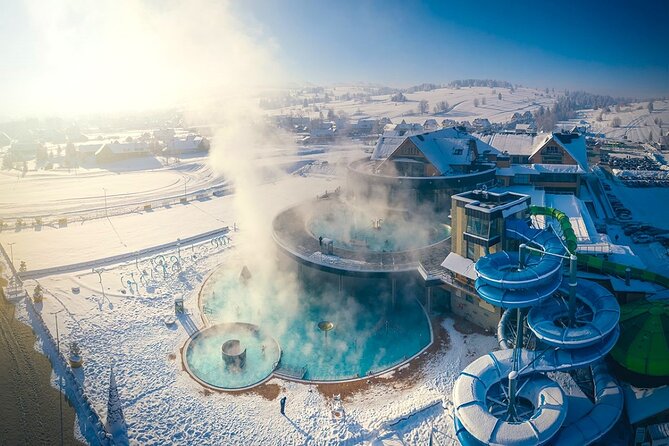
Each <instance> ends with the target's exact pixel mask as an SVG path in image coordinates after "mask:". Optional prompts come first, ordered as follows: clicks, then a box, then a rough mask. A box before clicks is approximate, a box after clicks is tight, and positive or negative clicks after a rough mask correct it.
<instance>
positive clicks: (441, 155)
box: [371, 127, 498, 175]
mask: <svg viewBox="0 0 669 446" xmlns="http://www.w3.org/2000/svg"><path fill="white" fill-rule="evenodd" d="M407 139H409V140H410V141H411V143H413V144H414V145H415V146H416V147H417V148H418V150H420V151H421V153H422V154H423V155H424V156H425V158H427V160H428V161H429V162H430V163H431V164H432V165H433V166H434V167H435V168H436V169H437V170H438V171H439V173H440V174H441V175H445V174H447V173H449V172H451V170H452V169H451V166H457V165H469V164H471V163H472V162H473V161H474V159H475V158H476V153H475V152H474V151H473V150H472V149H473V146H475V147H476V152H478V154H483V153H486V152H493V153H498V151H497V150H496V149H495V148H494V147H491V146H490V145H489V144H486V143H484V142H483V141H481V140H480V139H478V138H475V137H473V136H472V135H470V134H469V133H467V132H464V131H461V130H458V129H457V128H455V127H449V128H445V129H439V130H434V131H431V132H422V133H419V134H414V135H412V136H402V137H398V136H393V137H384V136H382V137H381V138H379V142H378V143H377V145H376V148H375V149H374V152H373V153H372V157H371V159H372V160H384V159H388V157H389V156H390V155H392V154H393V153H394V152H395V151H396V150H397V149H398V148H399V147H400V145H401V144H402V143H403V142H404V141H406V140H407ZM472 141H473V144H472Z"/></svg>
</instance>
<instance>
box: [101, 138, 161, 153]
mask: <svg viewBox="0 0 669 446" xmlns="http://www.w3.org/2000/svg"><path fill="white" fill-rule="evenodd" d="M104 150H109V151H111V152H112V153H114V154H117V155H118V154H122V153H143V152H148V151H149V145H148V144H147V143H145V142H142V141H132V142H113V143H108V144H104V145H103V146H102V147H100V149H99V150H98V151H97V152H95V154H96V155H98V154H100V153H102V151H104Z"/></svg>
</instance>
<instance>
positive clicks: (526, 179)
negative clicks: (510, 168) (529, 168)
mask: <svg viewBox="0 0 669 446" xmlns="http://www.w3.org/2000/svg"><path fill="white" fill-rule="evenodd" d="M513 184H530V176H529V175H524V174H520V175H516V176H514V177H513Z"/></svg>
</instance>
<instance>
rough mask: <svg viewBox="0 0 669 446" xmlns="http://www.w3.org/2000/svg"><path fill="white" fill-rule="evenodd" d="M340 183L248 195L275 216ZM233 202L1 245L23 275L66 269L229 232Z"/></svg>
mask: <svg viewBox="0 0 669 446" xmlns="http://www.w3.org/2000/svg"><path fill="white" fill-rule="evenodd" d="M339 184H340V182H338V181H336V180H333V179H332V178H331V177H325V178H319V177H308V178H301V177H286V178H284V179H282V180H279V181H276V182H272V183H267V184H263V185H260V186H258V188H257V190H256V191H254V192H253V194H254V195H255V196H258V197H263V199H264V201H263V203H264V205H263V208H264V209H265V210H266V211H267V212H277V211H279V210H280V209H282V208H283V207H287V206H289V205H290V204H294V203H296V202H298V201H301V200H304V199H306V198H313V197H315V196H316V194H317V193H322V192H323V191H325V189H330V190H333V189H335V188H336V187H337V186H338V185H339ZM286 190H290V191H292V192H291V194H286V192H285V191H286ZM234 200H235V196H234V195H227V196H223V197H214V198H211V199H208V200H203V201H199V200H195V201H190V202H188V203H187V204H177V205H174V206H171V207H169V208H161V209H156V210H152V211H148V212H137V213H131V214H126V215H119V216H113V217H110V218H98V219H94V220H87V221H75V222H72V223H69V224H68V225H67V227H64V228H59V227H50V226H43V227H41V228H40V230H35V229H32V228H29V229H24V230H22V231H18V232H17V231H14V230H5V231H3V232H2V233H0V241H1V242H2V243H3V245H5V246H6V245H7V244H8V243H14V245H13V252H14V263H15V264H16V265H18V264H19V263H20V262H21V261H25V262H26V265H27V267H28V270H36V269H44V268H52V267H57V266H63V265H71V264H75V263H80V262H87V261H91V260H96V259H100V258H105V257H111V256H116V255H120V254H133V253H135V252H136V251H139V250H143V249H147V248H150V247H153V246H157V245H161V244H164V243H171V242H175V241H176V240H177V239H178V238H181V239H183V238H186V237H192V236H194V235H198V234H202V233H205V232H208V231H212V230H216V229H221V228H223V227H225V226H230V227H232V226H233V224H234V223H235V222H237V221H238V220H236V218H235V212H234V206H233V201H234ZM181 222H183V224H181ZM268 231H269V227H268ZM92 241H94V243H92Z"/></svg>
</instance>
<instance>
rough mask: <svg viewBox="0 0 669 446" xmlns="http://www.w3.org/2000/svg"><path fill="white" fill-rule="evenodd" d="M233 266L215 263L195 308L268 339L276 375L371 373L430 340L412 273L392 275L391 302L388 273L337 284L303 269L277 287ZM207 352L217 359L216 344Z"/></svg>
mask: <svg viewBox="0 0 669 446" xmlns="http://www.w3.org/2000/svg"><path fill="white" fill-rule="evenodd" d="M237 269H241V266H239V268H237ZM237 269H235V268H234V267H222V268H220V269H219V270H217V271H216V272H214V273H213V274H212V275H211V276H210V277H209V279H207V281H206V282H205V284H204V285H203V288H202V290H201V292H200V305H201V309H202V312H203V314H204V315H206V320H208V321H209V323H211V324H213V326H216V325H217V324H224V323H229V322H235V321H243V322H247V323H252V324H254V325H257V326H258V327H261V329H262V330H263V332H264V333H267V334H268V335H269V336H271V337H272V338H274V339H275V340H276V342H277V343H278V345H279V346H280V349H281V360H280V361H279V363H278V364H277V367H276V368H275V370H274V371H273V373H274V374H276V375H279V376H282V377H286V378H290V379H296V380H305V381H310V382H339V381H347V380H355V379H360V378H363V377H368V376H375V375H378V374H382V373H385V372H387V371H388V370H391V369H393V368H395V367H397V366H399V365H401V364H403V363H405V362H407V361H409V360H411V359H412V358H413V357H415V356H416V355H417V354H419V353H421V352H422V351H424V350H425V349H426V348H427V347H428V346H429V345H430V344H431V343H432V329H431V325H430V321H429V319H428V317H427V315H426V313H425V311H424V309H423V307H422V305H421V304H420V302H419V301H418V300H417V299H416V297H415V296H416V294H415V293H416V292H417V290H419V287H418V284H419V281H418V280H416V285H415V286H414V284H412V283H411V282H412V280H408V281H406V282H408V283H409V284H408V285H406V286H405V285H402V284H400V283H399V282H400V281H396V282H395V287H396V290H395V299H394V302H393V299H392V287H393V285H392V280H379V279H358V278H355V279H354V278H348V279H347V281H346V283H345V284H344V286H343V287H342V288H341V289H340V288H339V285H340V284H339V280H340V279H339V278H338V276H337V275H334V274H329V273H324V272H322V271H317V270H311V269H308V268H305V270H308V271H306V272H303V273H302V274H301V276H300V279H299V282H301V283H303V284H304V286H303V287H302V288H290V287H289V289H282V288H281V286H280V285H278V284H275V283H272V282H267V281H263V280H262V278H261V277H256V275H255V274H254V271H251V274H252V275H253V276H252V278H251V280H250V281H249V282H248V284H247V285H244V284H242V283H241V282H240V281H239V280H238V273H239V271H237ZM285 273H286V274H291V273H290V272H289V271H286V272H285ZM307 290H308V291H307ZM323 320H327V321H332V322H333V323H334V329H332V330H331V331H329V332H328V333H327V336H326V334H325V332H323V331H322V330H320V329H319V327H318V323H319V322H321V321H323ZM212 344H215V343H212ZM250 354H251V352H250V351H249V355H250ZM211 355H212V358H213V359H212V361H214V363H218V362H220V361H219V360H220V355H221V354H220V345H219V348H218V350H215V349H214V350H212V354H211ZM216 356H217V357H216ZM186 359H188V357H187V358H186ZM249 361H250V358H249V359H247V362H249ZM247 367H248V366H247ZM202 381H204V382H205V383H207V384H208V385H213V386H214V387H217V388H223V389H226V388H228V386H226V385H220V384H225V383H219V385H216V384H212V383H210V382H208V381H207V380H202Z"/></svg>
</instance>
